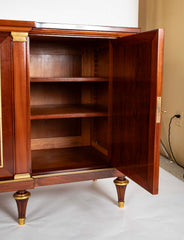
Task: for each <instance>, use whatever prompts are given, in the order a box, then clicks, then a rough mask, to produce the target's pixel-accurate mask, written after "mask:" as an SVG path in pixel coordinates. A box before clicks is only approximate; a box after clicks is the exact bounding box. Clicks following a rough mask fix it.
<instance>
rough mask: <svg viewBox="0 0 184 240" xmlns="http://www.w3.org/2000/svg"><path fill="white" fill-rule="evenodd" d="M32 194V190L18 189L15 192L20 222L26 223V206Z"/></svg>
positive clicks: (21, 223)
mask: <svg viewBox="0 0 184 240" xmlns="http://www.w3.org/2000/svg"><path fill="white" fill-rule="evenodd" d="M30 196H31V194H30V192H28V191H25V190H23V191H17V192H16V193H14V194H13V197H14V198H15V200H16V203H17V208H18V219H19V224H20V225H24V224H25V219H26V207H27V202H28V199H29V197H30Z"/></svg>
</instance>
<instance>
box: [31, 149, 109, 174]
mask: <svg viewBox="0 0 184 240" xmlns="http://www.w3.org/2000/svg"><path fill="white" fill-rule="evenodd" d="M31 155H32V174H33V175H38V174H43V173H48V172H58V171H64V170H79V169H80V170H89V169H95V168H106V167H110V166H109V164H108V162H107V157H106V156H105V155H104V154H102V153H101V152H99V151H98V150H96V149H95V148H93V147H74V148H61V149H46V150H34V151H32V152H31Z"/></svg>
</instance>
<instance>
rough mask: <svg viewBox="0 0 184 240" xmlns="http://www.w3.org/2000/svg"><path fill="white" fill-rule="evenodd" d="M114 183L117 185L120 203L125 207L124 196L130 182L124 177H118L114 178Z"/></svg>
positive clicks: (121, 206) (120, 205)
mask: <svg viewBox="0 0 184 240" xmlns="http://www.w3.org/2000/svg"><path fill="white" fill-rule="evenodd" d="M114 183H115V185H116V189H117V194H118V205H119V207H120V208H123V207H124V202H125V201H124V197H125V190H126V186H127V184H128V183H129V181H128V180H127V179H126V178H125V177H123V178H120V177H118V178H116V179H115V180H114Z"/></svg>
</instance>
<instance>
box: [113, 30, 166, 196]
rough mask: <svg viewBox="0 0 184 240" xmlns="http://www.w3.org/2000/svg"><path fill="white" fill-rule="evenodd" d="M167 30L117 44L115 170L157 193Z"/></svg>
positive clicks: (114, 136)
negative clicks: (164, 45) (164, 49)
mask: <svg viewBox="0 0 184 240" xmlns="http://www.w3.org/2000/svg"><path fill="white" fill-rule="evenodd" d="M163 39H164V31H163V29H159V30H154V31H150V32H144V33H139V34H136V35H132V36H129V37H124V38H119V39H115V40H112V47H113V48H112V49H113V71H112V72H113V80H112V162H113V166H114V167H116V168H117V169H118V170H120V171H121V172H122V173H124V174H125V175H127V176H128V177H129V178H131V179H132V180H134V181H135V182H137V183H138V184H139V185H141V186H142V187H144V188H145V189H146V190H148V191H149V192H151V193H152V194H157V193H158V177H159V153H160V114H161V91H162V68H163Z"/></svg>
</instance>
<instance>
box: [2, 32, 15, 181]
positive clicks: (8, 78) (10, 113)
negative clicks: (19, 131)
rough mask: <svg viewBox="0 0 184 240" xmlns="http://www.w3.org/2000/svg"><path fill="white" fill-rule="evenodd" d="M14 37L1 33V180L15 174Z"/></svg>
mask: <svg viewBox="0 0 184 240" xmlns="http://www.w3.org/2000/svg"><path fill="white" fill-rule="evenodd" d="M13 119H14V109H13V62H12V38H11V36H10V34H9V33H0V180H1V179H9V178H11V177H13V175H14V147H13V144H14V120H13Z"/></svg>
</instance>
